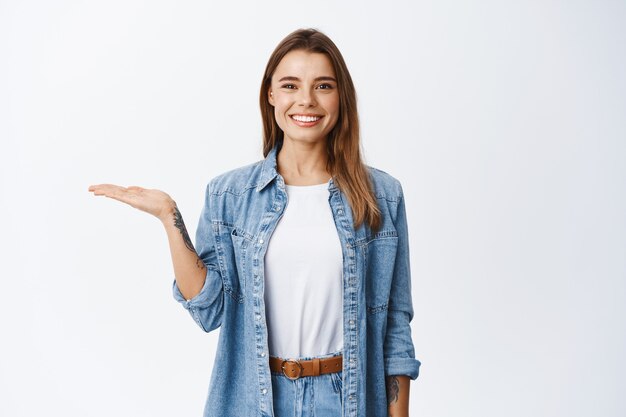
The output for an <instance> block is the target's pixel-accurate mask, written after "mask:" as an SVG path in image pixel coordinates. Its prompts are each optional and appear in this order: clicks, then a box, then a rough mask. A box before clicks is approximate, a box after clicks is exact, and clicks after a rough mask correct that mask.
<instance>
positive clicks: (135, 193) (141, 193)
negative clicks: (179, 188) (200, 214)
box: [89, 184, 176, 222]
mask: <svg viewBox="0 0 626 417" xmlns="http://www.w3.org/2000/svg"><path fill="white" fill-rule="evenodd" d="M89 191H90V192H93V193H94V195H96V196H98V195H103V196H105V197H109V198H113V199H115V200H118V201H121V202H122V203H126V204H128V205H129V206H131V207H134V208H136V209H139V210H141V211H145V212H146V213H150V214H152V215H153V216H156V217H157V218H158V219H159V220H161V221H162V222H164V221H165V220H166V219H168V218H169V217H171V216H172V213H174V211H175V209H176V202H175V201H174V200H173V199H172V197H170V196H169V195H168V194H167V193H165V192H163V191H161V190H150V189H146V188H142V187H137V186H134V185H133V186H130V187H121V186H119V185H114V184H97V185H91V186H89Z"/></svg>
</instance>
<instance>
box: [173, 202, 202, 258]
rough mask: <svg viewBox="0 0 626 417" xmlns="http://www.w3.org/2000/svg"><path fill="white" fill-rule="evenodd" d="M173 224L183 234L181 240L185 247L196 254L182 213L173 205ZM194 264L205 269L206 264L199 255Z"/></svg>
mask: <svg viewBox="0 0 626 417" xmlns="http://www.w3.org/2000/svg"><path fill="white" fill-rule="evenodd" d="M174 226H175V227H176V228H177V229H178V230H179V231H180V234H181V235H182V236H183V241H184V242H185V246H186V247H187V249H189V250H190V251H192V252H193V253H195V254H196V256H197V252H196V249H195V248H194V247H193V243H191V238H190V237H189V233H187V228H186V227H185V222H183V215H182V214H180V211H179V210H178V207H174ZM196 266H197V267H198V268H200V269H205V268H206V266H205V265H204V262H202V259H200V257H197V258H196Z"/></svg>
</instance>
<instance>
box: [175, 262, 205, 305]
mask: <svg viewBox="0 0 626 417" xmlns="http://www.w3.org/2000/svg"><path fill="white" fill-rule="evenodd" d="M210 272H211V269H208V268H207V274H206V276H205V277H204V284H203V285H202V289H201V290H200V292H199V293H198V294H196V296H195V297H193V298H192V299H190V300H187V299H186V298H185V297H184V296H183V294H182V293H181V292H180V289H179V288H178V284H177V283H176V279H174V283H173V285H172V293H173V295H174V299H175V300H176V301H178V302H179V303H181V304H182V305H183V307H185V308H186V309H187V310H190V309H191V308H194V307H195V308H199V307H202V306H203V305H207V303H209V302H210V295H211V292H212V291H211V290H210V289H209V287H210V281H211V280H210V279H209V273H210Z"/></svg>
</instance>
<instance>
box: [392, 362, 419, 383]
mask: <svg viewBox="0 0 626 417" xmlns="http://www.w3.org/2000/svg"><path fill="white" fill-rule="evenodd" d="M420 365H421V362H420V361H418V360H417V359H413V358H387V359H385V376H387V375H406V376H408V377H409V378H411V379H412V380H414V379H416V378H417V377H418V375H419V369H420Z"/></svg>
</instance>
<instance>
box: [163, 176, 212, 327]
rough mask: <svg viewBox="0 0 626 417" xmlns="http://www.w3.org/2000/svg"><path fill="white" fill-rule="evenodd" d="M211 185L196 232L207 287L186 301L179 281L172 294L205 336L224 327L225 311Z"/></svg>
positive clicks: (198, 251) (203, 287)
mask: <svg viewBox="0 0 626 417" xmlns="http://www.w3.org/2000/svg"><path fill="white" fill-rule="evenodd" d="M210 199H211V184H210V183H209V185H207V189H206V194H205V200H204V207H203V209H202V214H201V215H200V221H199V222H198V228H197V229H196V252H197V253H198V256H199V257H200V259H201V260H202V262H204V265H205V266H206V268H207V272H206V276H205V279H204V285H203V286H202V289H201V290H200V292H199V293H198V294H197V295H196V296H194V297H193V298H192V299H190V300H187V299H185V297H183V295H182V293H181V292H180V289H179V288H178V285H177V283H176V280H174V283H173V288H172V292H173V295H174V299H176V301H178V302H180V303H181V304H182V306H183V307H184V308H185V309H186V310H188V311H189V313H190V314H191V316H192V317H193V319H194V320H195V322H196V323H197V324H198V326H200V327H201V328H202V330H204V331H205V332H210V331H211V330H214V329H217V328H218V327H219V326H220V325H221V323H222V315H223V310H224V285H223V281H222V275H221V273H220V269H219V263H218V259H217V251H216V247H215V233H216V232H217V231H216V230H215V228H216V227H217V226H216V225H214V224H213V222H212V216H211V204H210V203H211V201H210Z"/></svg>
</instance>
